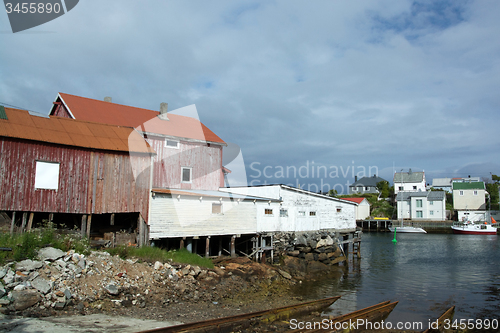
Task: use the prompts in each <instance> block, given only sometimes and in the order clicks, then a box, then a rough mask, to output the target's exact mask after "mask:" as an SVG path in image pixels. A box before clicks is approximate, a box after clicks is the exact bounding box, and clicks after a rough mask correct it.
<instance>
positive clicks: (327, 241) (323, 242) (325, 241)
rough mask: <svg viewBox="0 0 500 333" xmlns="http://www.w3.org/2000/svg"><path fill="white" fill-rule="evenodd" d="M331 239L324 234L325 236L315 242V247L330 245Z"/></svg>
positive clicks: (331, 243)
mask: <svg viewBox="0 0 500 333" xmlns="http://www.w3.org/2000/svg"><path fill="white" fill-rule="evenodd" d="M332 245H333V239H332V238H331V237H330V236H326V238H323V239H320V241H319V242H318V243H317V244H316V248H318V247H322V246H332Z"/></svg>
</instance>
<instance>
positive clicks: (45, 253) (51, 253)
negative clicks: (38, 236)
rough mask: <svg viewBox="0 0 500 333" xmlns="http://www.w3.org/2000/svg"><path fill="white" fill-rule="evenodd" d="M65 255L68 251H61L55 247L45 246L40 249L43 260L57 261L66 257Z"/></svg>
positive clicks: (39, 254) (39, 252)
mask: <svg viewBox="0 0 500 333" xmlns="http://www.w3.org/2000/svg"><path fill="white" fill-rule="evenodd" d="M65 255H66V252H64V251H61V250H59V249H55V248H53V247H45V248H43V249H40V250H39V251H38V258H39V259H40V260H42V261H43V260H49V261H55V260H57V259H59V258H62V257H64V256H65Z"/></svg>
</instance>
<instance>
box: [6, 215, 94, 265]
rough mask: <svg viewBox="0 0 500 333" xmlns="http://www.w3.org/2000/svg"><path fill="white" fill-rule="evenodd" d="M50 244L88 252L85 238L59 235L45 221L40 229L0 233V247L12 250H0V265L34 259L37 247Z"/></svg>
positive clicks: (67, 249)
mask: <svg viewBox="0 0 500 333" xmlns="http://www.w3.org/2000/svg"><path fill="white" fill-rule="evenodd" d="M46 246H52V247H54V248H57V249H60V250H62V251H69V250H75V252H78V253H82V254H89V253H90V246H89V242H88V240H87V239H85V238H84V239H81V238H80V236H79V235H71V234H67V235H61V234H58V233H57V229H56V228H55V227H54V225H53V224H52V223H49V222H45V224H44V226H43V227H42V228H40V229H34V230H32V232H26V233H23V234H14V235H12V236H11V235H10V234H8V233H5V234H0V247H6V248H11V249H12V251H0V266H2V265H4V264H5V263H6V262H7V261H21V260H24V259H35V258H36V256H37V252H38V250H39V249H41V248H43V247H46Z"/></svg>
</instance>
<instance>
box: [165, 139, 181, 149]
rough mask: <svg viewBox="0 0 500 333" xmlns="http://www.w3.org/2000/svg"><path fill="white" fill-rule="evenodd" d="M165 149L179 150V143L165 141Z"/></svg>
mask: <svg viewBox="0 0 500 333" xmlns="http://www.w3.org/2000/svg"><path fill="white" fill-rule="evenodd" d="M165 147H168V148H175V149H179V141H175V140H165Z"/></svg>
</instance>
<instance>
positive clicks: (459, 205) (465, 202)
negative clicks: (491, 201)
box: [452, 182, 486, 210]
mask: <svg viewBox="0 0 500 333" xmlns="http://www.w3.org/2000/svg"><path fill="white" fill-rule="evenodd" d="M452 186H453V208H454V209H455V210H485V209H486V201H485V195H486V190H485V186H484V182H460V183H456V182H453V183H452Z"/></svg>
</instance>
